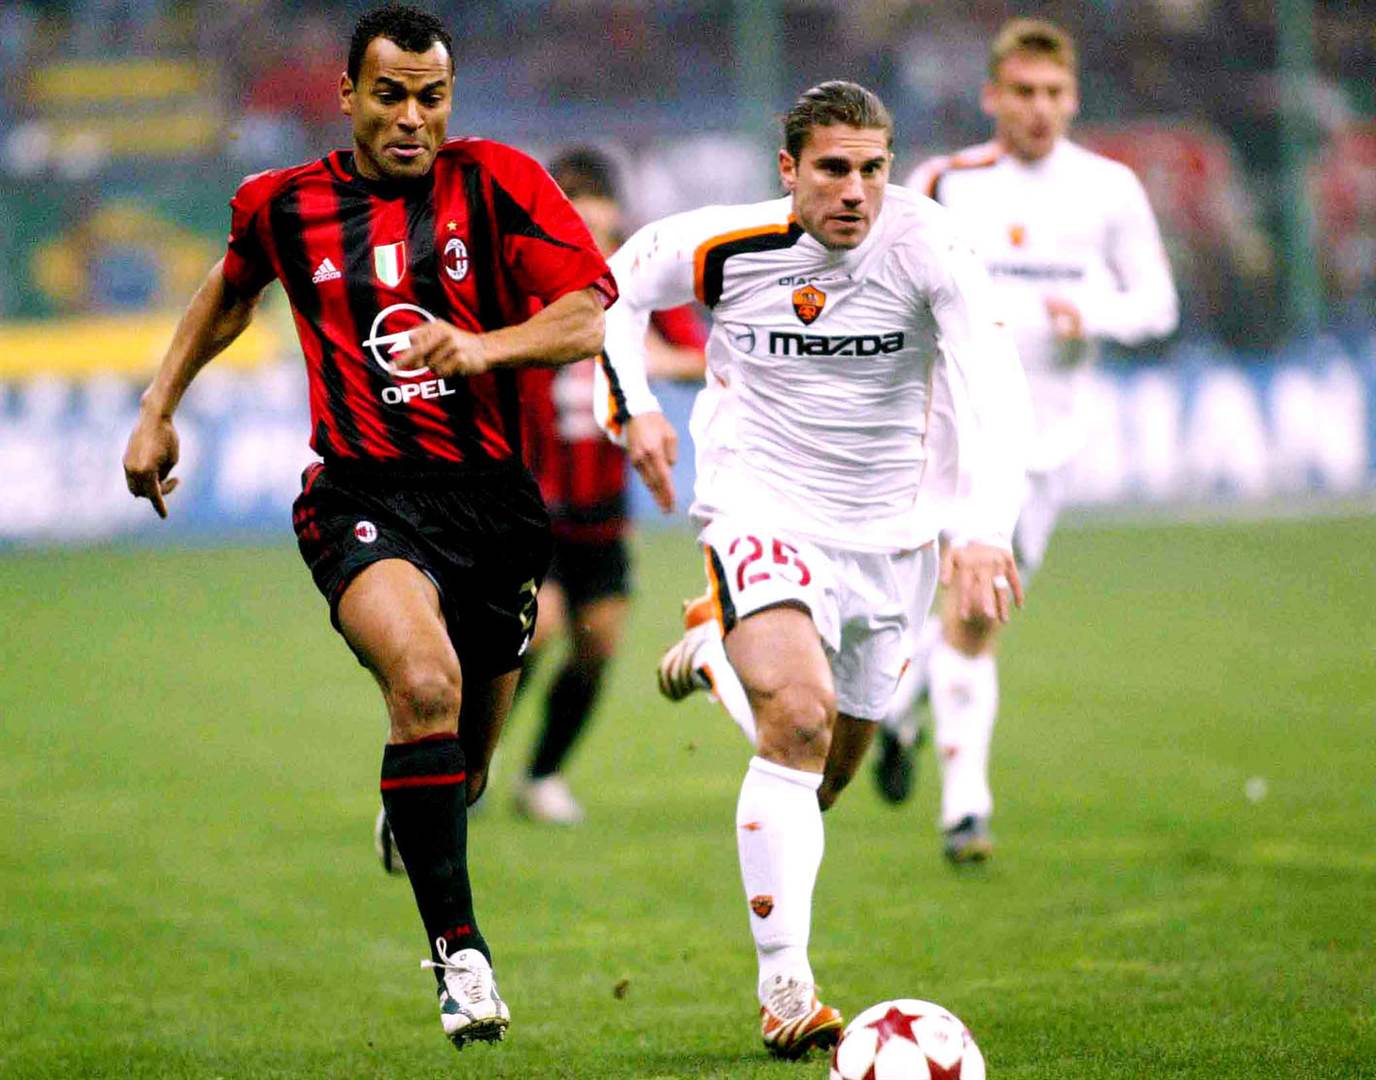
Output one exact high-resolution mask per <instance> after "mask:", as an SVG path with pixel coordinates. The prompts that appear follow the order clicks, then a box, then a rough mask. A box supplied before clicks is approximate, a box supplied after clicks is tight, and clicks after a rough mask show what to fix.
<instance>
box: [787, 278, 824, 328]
mask: <svg viewBox="0 0 1376 1080" xmlns="http://www.w3.org/2000/svg"><path fill="white" fill-rule="evenodd" d="M826 303H827V294H826V293H824V292H823V291H822V290H821V289H819V288H817V286H815V285H804V286H803V287H802V288H801V289H794V290H793V310H794V312H795V313H796V314H797V316H798V318H799V319H801V320H802V321H803V325H804V326H810V325H811V324H812V322H813V320H815V319H816V318H817V316H818V315H820V314H822V308H824V307H826Z"/></svg>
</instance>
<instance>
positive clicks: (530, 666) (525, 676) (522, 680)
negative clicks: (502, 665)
mask: <svg viewBox="0 0 1376 1080" xmlns="http://www.w3.org/2000/svg"><path fill="white" fill-rule="evenodd" d="M539 662H540V660H539V653H537V652H536V650H534V649H527V650H526V654H525V656H523V657H521V674H520V676H519V677H518V678H517V679H516V695H515V696H514V697H513V698H512V699H511V706H512V708H513V709H514V708H515V707H516V703H517V702H518V701H520V700H521V697H522V695H524V694H525V692H526V690H527V689H529V687H530V684H531V681H532V680H533V679H534V676H535V667H536V665H537V664H539Z"/></svg>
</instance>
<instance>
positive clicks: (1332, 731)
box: [0, 518, 1376, 1080]
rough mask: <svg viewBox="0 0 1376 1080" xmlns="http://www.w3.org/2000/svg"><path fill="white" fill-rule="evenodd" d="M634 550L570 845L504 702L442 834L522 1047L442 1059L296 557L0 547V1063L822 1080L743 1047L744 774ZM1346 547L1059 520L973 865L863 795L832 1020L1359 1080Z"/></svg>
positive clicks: (1034, 1055) (922, 798) (1368, 911)
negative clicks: (532, 797)
mask: <svg viewBox="0 0 1376 1080" xmlns="http://www.w3.org/2000/svg"><path fill="white" fill-rule="evenodd" d="M284 529H285V526H284ZM639 551H640V560H639V581H640V585H641V593H640V600H639V604H638V606H637V607H636V611H635V616H634V621H633V624H632V626H631V628H630V632H629V634H628V640H627V648H626V650H625V652H624V654H623V656H622V658H621V659H620V661H619V662H618V664H617V666H616V669H615V673H614V677H613V679H612V681H611V684H610V686H609V687H608V689H607V692H606V694H605V697H604V698H603V701H602V705H601V709H600V713H599V716H598V719H597V722H596V726H595V728H594V729H593V731H592V732H591V733H590V735H589V737H588V738H587V740H586V742H585V744H584V745H583V746H582V747H581V752H580V753H579V754H578V756H577V760H576V763H575V765H574V766H573V768H572V770H571V780H572V783H573V785H574V787H575V789H576V790H577V792H578V793H579V794H580V795H581V797H582V798H583V800H584V802H585V805H586V807H587V810H588V814H589V821H588V823H587V824H586V825H585V826H583V827H582V828H578V829H574V830H568V831H559V830H552V829H547V828H538V827H535V826H532V825H529V824H526V823H524V822H521V821H519V820H516V819H515V818H514V817H513V816H512V815H511V813H510V796H509V793H510V787H511V781H512V779H513V776H514V774H515V773H516V771H517V769H518V768H519V764H520V761H521V757H522V755H523V753H524V750H525V747H526V746H527V745H528V743H529V740H530V737H531V735H532V731H533V721H534V710H533V708H532V706H531V704H530V703H529V702H528V703H525V704H523V706H522V708H521V709H520V710H519V711H518V713H517V715H516V717H515V718H514V721H513V726H512V729H511V731H510V733H509V738H508V743H507V746H506V749H505V751H504V753H503V754H502V756H501V757H500V758H499V761H498V767H497V773H496V779H495V781H494V788H493V790H492V792H491V794H490V796H489V798H488V800H487V801H488V802H489V803H490V804H491V805H489V806H488V807H487V809H486V812H485V813H484V815H483V816H481V817H480V818H478V819H477V820H476V821H475V822H474V824H473V835H474V839H473V842H472V850H473V853H474V875H475V880H476V886H477V890H478V897H479V903H480V906H479V914H480V917H481V918H482V919H483V924H484V928H485V930H486V933H487V935H488V937H489V939H490V940H491V942H492V944H493V947H494V950H495V952H496V957H497V971H498V975H499V980H500V984H501V987H502V990H503V992H504V994H505V995H506V996H507V998H508V999H509V1001H510V1002H511V1005H512V1012H513V1015H514V1022H513V1025H512V1028H511V1033H510V1036H509V1038H508V1040H507V1042H506V1043H505V1044H503V1045H502V1046H500V1047H497V1048H490V1047H475V1048H473V1049H470V1050H468V1051H466V1052H465V1053H464V1054H462V1055H456V1054H455V1053H454V1051H453V1050H452V1049H451V1048H450V1047H449V1045H448V1044H447V1042H446V1041H445V1040H444V1038H443V1037H442V1036H441V1034H440V1029H439V1024H438V1019H437V1014H436V1010H435V1006H434V996H433V982H432V979H431V976H430V975H429V973H428V972H422V971H421V970H420V969H419V966H418V961H419V959H420V957H421V956H422V955H423V954H424V948H425V942H424V940H423V935H422V932H421V929H420V925H419V922H418V920H417V918H416V916H415V913H414V910H413V907H412V901H411V898H410V895H409V890H408V888H407V886H406V884H405V883H404V882H402V881H400V880H397V879H388V878H385V877H384V876H383V875H382V873H381V872H380V870H379V868H378V866H377V864H376V862H375V860H374V858H373V854H372V850H371V843H370V829H371V824H372V819H373V813H374V810H375V808H376V805H377V771H378V763H379V752H380V751H379V747H380V743H381V740H382V736H383V723H382V717H381V710H380V704H379V698H378V695H377V692H376V690H375V689H374V687H373V685H372V683H371V681H370V680H369V678H368V677H367V676H366V675H365V673H364V672H363V671H362V670H360V669H359V668H358V667H357V666H356V665H355V664H354V662H353V660H352V658H351V657H350V655H349V654H348V652H347V650H346V649H345V648H344V646H343V645H342V643H341V642H340V641H339V640H337V639H336V637H335V636H334V634H333V632H332V631H331V630H330V628H329V626H328V621H327V619H326V615H325V610H324V605H323V602H322V601H321V600H320V599H319V597H318V596H317V595H316V593H315V592H314V590H313V588H312V586H311V584H310V582H309V579H308V576H307V574H306V572H305V570H304V568H303V567H302V566H301V565H299V563H298V559H297V556H296V554H295V552H294V551H293V550H291V549H290V548H289V547H272V548H265V549H231V550H128V549H100V550H92V551H70V552H69V551H54V552H40V553H16V552H10V553H8V554H4V555H2V556H0V626H3V639H4V651H3V660H2V661H0V664H2V665H3V666H2V667H0V792H2V793H3V798H0V815H2V817H0V1076H3V1077H6V1078H15V1080H18V1078H27V1077H80V1078H83V1080H94V1078H100V1077H251V1078H263V1077H283V1078H286V1077H292V1078H300V1077H369V1078H373V1077H398V1078H401V1077H404V1078H406V1080H417V1078H424V1077H441V1076H443V1077H455V1076H472V1077H479V1076H481V1077H484V1078H504V1077H509V1078H543V1077H588V1078H594V1077H595V1078H608V1077H636V1078H639V1080H652V1078H669V1077H674V1078H678V1077H714V1078H727V1077H730V1078H751V1077H762V1078H769V1080H782V1078H785V1077H795V1076H796V1077H813V1078H820V1077H823V1076H825V1075H826V1067H825V1064H824V1063H823V1061H822V1060H821V1059H820V1057H817V1056H814V1057H813V1059H812V1060H811V1061H809V1062H806V1063H802V1064H796V1065H790V1064H785V1063H775V1062H772V1061H769V1060H767V1059H766V1057H765V1056H764V1053H763V1051H762V1049H761V1047H760V1046H759V1043H758V1031H757V1027H756V1019H755V1002H754V998H753V993H752V990H753V983H754V958H753V952H752V949H751V946H750V938H749V933H748V929H747V925H746V914H745V903H744V897H743V895H742V893H741V889H740V885H739V881H738V877H737V869H736V864H735V851H734V842H733V838H732V833H733V829H732V821H733V813H734V805H735V797H736V791H737V789H738V785H739V782H740V777H741V774H742V770H743V768H744V766H745V761H746V758H747V754H748V751H747V748H746V746H745V744H744V742H743V740H742V739H741V738H740V736H739V735H738V734H737V732H736V731H735V729H734V728H733V727H732V726H731V725H730V724H729V722H728V721H727V720H726V719H725V718H724V717H723V716H721V715H719V714H718V713H717V712H716V711H715V710H714V709H713V708H712V707H711V706H710V705H709V704H707V703H706V702H704V701H691V702H688V703H685V704H684V705H682V706H679V707H677V708H675V707H671V706H668V705H666V704H665V703H663V702H662V701H661V700H660V699H659V698H658V697H657V695H656V694H655V692H654V680H653V664H654V661H655V659H656V657H657V656H658V653H659V651H660V650H661V648H662V647H663V646H664V645H666V644H667V643H668V642H669V641H670V640H671V639H672V637H673V635H674V629H675V617H676V612H677V608H678V599H679V597H680V596H681V595H688V594H690V593H693V592H696V591H697V589H698V587H699V581H698V574H699V569H698V567H699V563H698V560H697V558H696V557H695V556H694V555H693V554H692V544H691V540H690V539H689V537H688V536H687V535H685V534H682V533H656V534H650V535H647V536H645V537H643V538H642V540H641V542H640V544H639ZM1373 552H1376V522H1373V521H1372V520H1370V519H1367V520H1363V519H1360V518H1351V519H1346V520H1343V519H1339V520H1328V521H1305V522H1290V523H1271V524H1235V525H1211V526H1185V525H1178V526H1153V527H1148V528H1127V527H1111V526H1107V525H1100V526H1097V527H1093V528H1083V529H1071V530H1067V531H1064V532H1063V533H1062V534H1061V535H1060V536H1058V538H1057V542H1056V544H1055V545H1054V546H1053V549H1052V554H1051V559H1050V561H1049V563H1048V565H1047V567H1046V568H1045V570H1044V571H1043V574H1042V576H1041V577H1040V578H1039V580H1038V581H1037V582H1036V586H1035V588H1034V590H1033V592H1032V595H1031V597H1030V601H1029V606H1028V608H1027V610H1026V611H1025V612H1024V613H1023V614H1022V615H1021V616H1020V617H1019V619H1018V621H1017V624H1016V626H1015V627H1013V628H1012V629H1011V631H1010V633H1009V634H1008V636H1007V639H1006V646H1005V649H1004V656H1003V676H1004V681H1003V699H1004V705H1003V713H1002V716H1001V719H1000V726H999V729H998V733H997V737H996V743H995V761H994V769H995V777H994V780H995V787H996V793H997V796H998V799H999V807H998V812H997V815H996V817H995V833H996V837H997V841H998V851H997V855H996V857H995V860H994V861H993V862H992V863H991V864H990V865H989V866H988V867H987V868H985V869H984V870H982V871H977V872H972V873H960V874H957V873H954V872H953V871H952V870H951V869H950V868H948V867H947V866H946V865H945V864H944V862H943V861H942V859H941V856H940V852H939V844H938V839H937V836H936V832H935V826H934V820H933V818H934V807H935V794H936V791H935V784H934V778H935V768H934V764H933V762H932V760H931V758H930V756H928V757H927V758H925V759H924V760H923V762H922V777H921V780H920V788H919V791H918V795H917V798H916V800H915V801H914V802H913V803H911V804H909V805H908V806H906V807H903V808H901V809H897V810H895V809H893V808H890V807H888V806H885V805H883V804H882V803H881V802H880V801H879V800H878V798H877V796H876V795H875V793H874V791H873V785H872V783H871V780H870V777H869V775H868V772H867V773H866V774H865V775H862V776H861V777H860V778H859V779H858V780H857V783H856V784H855V786H854V787H853V788H852V790H850V791H849V792H847V794H846V796H845V797H844V798H843V799H842V800H841V802H840V804H839V805H838V806H837V808H836V809H835V810H834V811H832V812H831V813H830V814H829V815H828V817H827V857H826V860H825V862H824V864H823V867H822V874H821V880H820V882H819V885H818V889H817V898H816V914H815V922H814V930H813V946H812V955H813V961H814V965H815V968H816V971H817V975H818V979H819V980H820V982H821V984H822V986H823V989H824V992H825V996H826V999H827V1000H828V1001H831V1002H834V1003H835V1004H837V1005H838V1006H840V1007H841V1008H843V1009H844V1010H845V1011H846V1013H847V1014H853V1013H855V1012H857V1011H859V1010H860V1009H861V1008H863V1007H864V1006H867V1005H869V1004H871V1003H873V1002H876V1001H879V1000H882V999H884V998H888V997H904V996H916V997H926V998H930V999H932V1000H935V1001H938V1002H941V1003H942V1004H944V1005H946V1006H948V1007H949V1008H951V1009H952V1010H954V1011H955V1012H956V1013H957V1014H958V1015H959V1016H961V1017H962V1019H964V1020H965V1021H966V1023H967V1024H969V1025H970V1027H971V1029H972V1030H973V1031H974V1033H975V1035H976V1038H977V1039H978V1040H979V1042H980V1044H981V1046H982V1047H983V1049H984V1052H985V1054H986V1056H987V1058H988V1061H989V1066H990V1074H991V1076H993V1077H1000V1078H1010V1080H1011V1078H1032V1077H1038V1078H1041V1077H1047V1078H1068V1080H1079V1078H1104V1080H1108V1078H1114V1080H1119V1078H1129V1080H1131V1078H1138V1077H1197V1078H1200V1080H1204V1078H1208V1080H1217V1078H1228V1077H1262V1076H1264V1077H1268V1078H1271V1077H1316V1078H1319V1077H1321V1078H1351V1077H1376V574H1373V572H1372V568H1373V565H1376V562H1374V560H1373ZM1257 777H1260V778H1262V779H1263V780H1264V781H1265V785H1266V794H1265V797H1264V798H1262V799H1260V800H1258V801H1254V800H1252V799H1249V798H1248V797H1247V796H1246V794H1245V793H1244V792H1245V789H1246V786H1247V782H1248V780H1249V779H1252V778H1257ZM1255 788H1256V785H1255V784H1254V785H1253V789H1254V793H1255ZM618 984H621V985H622V988H623V990H624V993H623V994H622V995H621V996H617V995H616V994H614V992H613V991H614V988H615V987H616V986H617V985H618Z"/></svg>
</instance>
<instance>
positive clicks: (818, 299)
mask: <svg viewBox="0 0 1376 1080" xmlns="http://www.w3.org/2000/svg"><path fill="white" fill-rule="evenodd" d="M826 304H827V294H826V293H824V292H823V291H822V290H821V289H819V288H817V287H816V286H815V285H804V286H803V287H802V288H801V289H794V290H793V310H794V312H796V313H797V316H798V318H800V319H801V320H802V321H803V325H804V326H809V325H811V323H812V322H813V320H814V319H816V318H817V316H818V315H820V314H822V308H824V307H826ZM761 918H763V916H761Z"/></svg>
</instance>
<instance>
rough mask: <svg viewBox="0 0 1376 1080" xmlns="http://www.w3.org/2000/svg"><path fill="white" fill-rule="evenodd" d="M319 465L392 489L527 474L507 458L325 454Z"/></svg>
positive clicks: (351, 479) (510, 479)
mask: <svg viewBox="0 0 1376 1080" xmlns="http://www.w3.org/2000/svg"><path fill="white" fill-rule="evenodd" d="M321 464H322V465H323V466H324V468H325V472H326V473H327V474H328V475H329V476H332V477H335V478H337V479H340V480H344V481H348V482H357V483H365V484H371V483H378V484H386V485H387V486H388V487H394V488H434V487H450V486H453V485H455V484H465V483H472V482H493V481H503V482H513V481H519V480H520V479H522V478H523V477H528V476H529V475H530V472H529V470H528V469H527V468H526V466H525V463H524V462H522V461H520V460H518V459H516V458H508V459H506V460H505V461H493V460H491V459H488V460H484V461H474V462H467V461H461V462H453V463H449V462H445V463H433V464H432V463H429V462H416V461H361V460H353V459H350V458H338V457H327V458H325V459H324V460H323V461H322V462H321Z"/></svg>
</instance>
